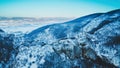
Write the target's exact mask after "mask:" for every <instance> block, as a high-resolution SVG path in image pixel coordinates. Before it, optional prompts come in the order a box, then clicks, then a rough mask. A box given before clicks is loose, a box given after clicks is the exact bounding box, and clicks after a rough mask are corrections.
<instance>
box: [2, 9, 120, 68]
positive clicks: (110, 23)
mask: <svg viewBox="0 0 120 68" xmlns="http://www.w3.org/2000/svg"><path fill="white" fill-rule="evenodd" d="M0 67H1V68H120V10H114V11H110V12H107V13H96V14H91V15H88V16H84V17H81V18H78V19H75V20H72V21H69V22H65V23H59V24H53V25H48V26H44V27H41V28H38V29H36V30H34V31H32V32H31V33H29V34H27V35H23V34H18V35H15V34H7V33H5V32H3V31H1V30H0Z"/></svg>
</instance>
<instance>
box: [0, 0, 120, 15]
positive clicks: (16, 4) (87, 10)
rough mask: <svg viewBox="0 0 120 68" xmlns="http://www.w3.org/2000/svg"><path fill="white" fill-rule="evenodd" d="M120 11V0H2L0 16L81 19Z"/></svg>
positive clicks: (0, 2)
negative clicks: (116, 10)
mask: <svg viewBox="0 0 120 68" xmlns="http://www.w3.org/2000/svg"><path fill="white" fill-rule="evenodd" d="M115 9H120V0H0V16H6V17H80V16H84V15H88V14H92V13H99V12H107V11H110V10H115Z"/></svg>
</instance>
